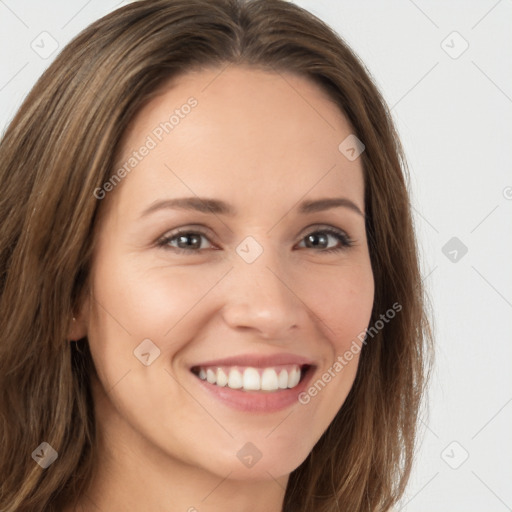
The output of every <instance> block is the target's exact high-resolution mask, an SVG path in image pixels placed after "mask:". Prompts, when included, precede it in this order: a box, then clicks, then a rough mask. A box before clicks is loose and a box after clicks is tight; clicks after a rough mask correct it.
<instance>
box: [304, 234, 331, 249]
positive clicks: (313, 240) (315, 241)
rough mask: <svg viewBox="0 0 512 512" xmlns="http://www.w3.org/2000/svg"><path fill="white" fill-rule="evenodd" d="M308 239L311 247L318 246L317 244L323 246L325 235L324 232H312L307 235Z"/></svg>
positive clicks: (325, 241)
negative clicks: (318, 233) (319, 233)
mask: <svg viewBox="0 0 512 512" xmlns="http://www.w3.org/2000/svg"><path fill="white" fill-rule="evenodd" d="M319 240H320V242H319ZM308 241H309V242H311V246H312V247H318V246H319V245H322V246H324V245H325V244H326V243H327V236H326V235H325V234H321V235H317V234H312V235H309V236H308Z"/></svg>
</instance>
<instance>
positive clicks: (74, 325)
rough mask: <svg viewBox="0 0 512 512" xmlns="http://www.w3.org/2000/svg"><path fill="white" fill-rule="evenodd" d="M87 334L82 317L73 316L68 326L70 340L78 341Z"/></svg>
mask: <svg viewBox="0 0 512 512" xmlns="http://www.w3.org/2000/svg"><path fill="white" fill-rule="evenodd" d="M86 335H87V329H86V328H85V325H84V322H83V320H82V318H81V317H79V318H76V317H73V318H72V319H71V322H70V325H69V328H68V339H69V341H78V340H80V339H82V338H84V337H85V336H86Z"/></svg>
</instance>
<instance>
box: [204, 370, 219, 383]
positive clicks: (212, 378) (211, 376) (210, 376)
mask: <svg viewBox="0 0 512 512" xmlns="http://www.w3.org/2000/svg"><path fill="white" fill-rule="evenodd" d="M206 380H207V381H208V382H209V383H210V384H215V383H216V382H217V375H216V373H215V372H214V371H213V370H212V369H210V368H208V370H206Z"/></svg>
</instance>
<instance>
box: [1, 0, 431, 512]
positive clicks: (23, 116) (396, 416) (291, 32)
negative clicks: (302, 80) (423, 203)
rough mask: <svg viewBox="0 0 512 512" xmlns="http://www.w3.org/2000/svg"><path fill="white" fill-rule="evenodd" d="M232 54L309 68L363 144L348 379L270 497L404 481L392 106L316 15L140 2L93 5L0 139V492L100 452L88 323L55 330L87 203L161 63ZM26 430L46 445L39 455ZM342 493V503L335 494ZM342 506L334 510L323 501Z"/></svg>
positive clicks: (283, 7)
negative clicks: (279, 490)
mask: <svg viewBox="0 0 512 512" xmlns="http://www.w3.org/2000/svg"><path fill="white" fill-rule="evenodd" d="M226 65H245V66H250V67H258V68H261V69H265V70H268V71H272V72H277V73H283V72H284V73H286V72H289V73H295V74H299V75H301V76H303V77H307V78H309V79H310V80H313V81H314V82H315V83H316V84H318V85H319V86H320V87H321V88H323V89H324V90H325V91H327V93H328V94H329V95H330V97H331V98H332V100H333V101H334V102H335V103H336V104H337V105H338V107H339V108H340V110H341V111H342V112H343V113H344V115H345V116H346V117H347V119H348V120H349V122H350V124H351V125H352V128H353V131H354V133H355V134H356V135H357V137H358V138H359V139H360V140H361V141H363V142H364V145H365V151H364V152H363V153H362V155H361V158H362V164H363V168H364V180H365V208H366V212H365V213H366V230H367V236H368V243H369V249H370V257H371V264H372V269H373V274H374V279H375V302H374V306H373V312H372V318H371V325H374V324H375V323H376V322H377V321H378V320H379V318H380V315H381V314H382V313H384V312H385V311H386V310H388V309H389V308H390V307H391V305H392V304H395V303H397V304H399V305H401V310H400V312H399V313H398V314H397V315H396V317H395V318H394V319H393V320H392V321H389V322H387V323H386V325H385V326H384V327H383V328H382V329H380V330H379V331H378V333H377V334H376V335H375V336H374V337H373V338H372V340H371V342H369V343H367V344H366V345H365V346H364V348H363V350H362V352H361V358H360V362H359V369H358V373H357V376H356V379H355V382H354V385H353V387H352V389H351V391H350V393H349V395H348V397H347V399H346V401H345V403H344V405H343V406H342V407H341V409H340V411H339V412H338V414H337V416H336V417H335V419H334V420H333V422H332V423H331V425H330V426H329V427H328V429H327V430H326V432H325V433H324V435H323V436H322V438H321V439H320V440H319V441H318V443H317V444H316V445H315V446H314V448H313V450H312V451H311V453H310V454H309V456H308V457H307V458H306V460H305V461H304V462H303V463H302V464H301V465H300V466H299V467H298V468H297V469H296V470H295V471H294V472H292V474H291V475H290V479H289V484H288V487H287V489H286V495H285V500H284V507H283V511H285V512H306V511H308V512H311V511H315V512H334V511H337V510H341V509H343V510H350V511H354V512H355V511H368V512H369V511H377V510H386V509H388V508H389V507H390V506H392V505H393V504H394V503H396V501H397V500H398V499H399V498H400V497H401V496H402V494H403V492H404V488H405V485H406V483H407V480H408V477H409V474H410V471H411V465H412V461H413V455H414V451H415V439H416V434H417V421H418V411H419V407H420V404H421V399H422V397H423V394H424V390H425V383H426V381H427V378H428V374H429V371H430V368H431V360H432V359H431V352H432V350H431V347H432V335H431V329H430V323H429V319H428V316H429V315H427V308H426V300H425V294H424V290H423V286H422V282H421V276H420V271H419V263H418V253H417V246H416V240H415V235H414V228H413V221H412V216H411V206H410V200H409V196H408V192H407V188H408V182H407V168H406V163H405V159H404V156H403V152H402V149H401V146H400V142H399V140H398V137H397V134H396V132H395V129H394V127H393V123H392V121H391V117H390V114H389V111H388V109H387V107H386V105H385V103H384V101H383V99H382V97H381V95H380V94H379V92H378V90H377V89H376V87H375V86H374V84H373V83H372V80H371V78H370V76H369V73H368V72H367V71H366V70H365V68H364V66H363V64H362V63H361V62H360V61H359V60H358V58H357V57H356V56H355V55H354V53H353V52H352V51H351V50H350V49H349V48H348V47H347V45H346V44H345V43H344V42H343V40H342V39H341V38H340V37H339V36H338V35H337V34H336V33H335V32H333V30H332V29H330V28H329V27H328V26H327V25H326V24H325V23H324V22H322V21H321V20H319V19H317V18H316V17H314V16H313V15H312V14H310V13H308V12H307V11H305V10H303V9H301V8H299V7H298V6H296V5H294V4H293V3H290V2H287V1H284V0H254V1H244V0H152V1H150V0H142V1H139V2H135V3H133V4H131V5H128V6H125V7H123V8H121V9H119V10H117V11H115V12H113V13H111V14H109V15H107V16H105V17H104V18H102V19H100V20H98V21H96V22H95V23H93V24H92V25H91V26H89V27H88V28H86V29H85V30H84V31H83V32H82V33H81V34H79V35H78V36H77V37H76V38H75V39H74V40H73V41H72V42H71V43H70V44H69V45H68V46H67V47H65V48H64V49H63V51H62V53H61V54H60V55H59V56H58V57H57V58H56V60H55V61H54V62H53V63H52V65H51V66H50V67H49V68H48V69H47V70H46V72H45V73H44V74H43V75H42V76H41V78H40V79H39V81H38V82H37V83H36V85H35V86H34V88H33V89H32V91H31V92H30V94H29V95H28V97H27V98H26V100H25V101H24V103H23V105H22V106H21V108H20V109H19V111H18V112H17V114H16V116H15V118H14V119H13V121H12V122H11V123H10V125H9V127H8V129H7V131H6V133H5V135H4V137H3V140H2V141H1V143H0V185H1V187H2V190H1V195H0V312H1V313H0V314H1V316H0V416H1V420H0V475H2V476H1V480H2V481H1V483H0V508H1V509H2V510H3V511H5V512H11V511H22V510H30V511H43V510H44V511H49V510H57V507H56V503H58V502H60V500H64V499H67V498H69V499H72V498H74V497H77V496H79V495H80V494H81V493H82V492H84V490H85V489H86V487H87V484H88V482H89V481H90V479H91V476H92V473H91V472H92V468H93V465H94V461H95V460H96V457H97V456H98V454H97V453H96V451H95V446H94V440H95V428H94V415H93V408H92V405H93V404H92V399H91V393H90V389H89V376H90V375H91V372H93V371H94V367H93V365H92V361H91V357H90V353H89V352H88V346H87V339H86V338H84V340H80V341H79V342H77V343H76V344H75V343H70V341H69V340H68V338H67V336H68V329H69V323H70V318H71V317H72V316H73V312H74V311H77V309H78V307H79V304H80V299H81V298H82V297H83V296H84V294H85V293H86V290H87V283H88V273H89V269H90V266H91V254H92V251H93V244H94V240H95V237H94V234H95V226H96V221H97V218H98V209H99V204H100V201H98V199H97V198H96V197H95V195H94V191H95V190H96V189H97V188H98V187H101V186H102V184H104V183H105V182H106V181H107V180H108V179H109V178H110V176H111V175H112V173H113V171H114V163H115V161H116V157H117V151H118V149H119V147H120V141H121V138H122V136H123V134H124V133H125V130H126V129H127V127H128V126H129V125H130V123H131V121H132V120H133V118H134V115H135V114H136V113H137V112H138V111H139V110H140V108H141V106H142V105H143V104H144V103H145V102H146V101H148V99H149V98H150V97H151V95H152V94H154V92H155V91H156V90H157V89H158V88H159V87H160V86H161V85H163V84H165V83H166V81H168V80H169V79H172V78H173V77H178V76H179V74H180V73H182V72H184V71H187V70H191V69H193V68H196V69H200V68H201V67H203V68H206V67H210V68H211V67H218V68H219V69H222V68H223V67H224V66H226ZM41 442H48V443H49V444H50V445H51V446H52V447H54V448H55V449H56V450H57V451H58V460H57V462H56V463H54V464H53V465H52V466H51V467H50V468H48V469H45V470H43V469H41V467H39V465H37V464H36V463H35V462H34V461H33V460H32V457H31V453H32V452H33V450H34V449H35V448H36V447H37V446H38V445H40V443H41ZM338 504H339V505H338ZM338 507H339V508H338Z"/></svg>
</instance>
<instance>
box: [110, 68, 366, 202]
mask: <svg viewBox="0 0 512 512" xmlns="http://www.w3.org/2000/svg"><path fill="white" fill-rule="evenodd" d="M191 98H192V99H193V100H192V101H191ZM190 105H194V106H193V107H191V106H190ZM351 133H352V129H351V126H350V123H349V122H348V120H347V119H346V117H345V116H344V115H343V113H342V112H341V111H340V109H339V108H338V106H337V105H336V104H335V103H334V102H333V101H332V100H331V99H330V98H329V97H328V95H327V93H326V92H325V91H324V90H323V89H321V88H320V87H319V86H318V85H316V84H315V83H313V82H311V81H310V80H309V79H308V78H306V77H302V76H298V75H294V74H290V73H278V72H269V71H263V70H258V69H252V68H246V67H236V66H228V67H227V68H212V69H205V70H201V71H193V72H188V73H186V74H183V75H181V76H179V77H178V78H177V79H175V80H173V81H172V82H169V83H168V84H166V86H165V87H162V88H161V89H160V90H159V91H158V94H157V95H156V96H155V97H154V98H153V99H152V100H151V101H150V102H149V103H148V104H146V105H145V107H144V108H143V109H142V110H141V111H140V112H139V113H138V115H137V116H136V117H135V119H134V120H133V121H132V123H131V124H130V126H129V128H128V130H127V131H126V134H125V137H124V141H123V146H122V151H121V157H120V158H119V160H118V166H121V165H123V164H125V163H126V162H127V160H128V158H129V157H130V155H132V153H133V152H134V151H137V150H138V149H140V148H141V147H142V146H144V145H150V146H151V149H150V150H149V151H145V153H147V154H146V156H144V157H143V158H142V159H141V160H140V161H137V162H136V166H135V167H134V169H133V171H130V173H129V176H127V177H126V178H125V179H123V183H122V184H121V185H122V186H121V187H119V188H120V189H122V188H126V193H125V194H128V195H129V196H130V199H131V200H132V201H133V200H134V199H136V198H134V197H132V196H133V193H136V195H137V199H140V200H144V199H146V200H149V199H150V196H154V195H155V194H159V195H161V193H163V192H165V193H168V194H170V195H172V196H177V195H180V194H181V195H182V194H184V193H186V195H191V193H192V194H197V195H213V194H215V195H217V196H224V197H231V196H232V195H233V192H234V191H237V196H242V195H243V193H242V192H243V190H250V191H251V194H252V195H251V198H250V199H251V201H250V203H251V204H252V203H254V201H255V200H256V199H259V200H260V203H261V201H263V200H264V198H265V197H266V198H271V199H273V200H278V198H280V197H283V196H293V197H296V200H299V199H300V198H301V197H302V196H304V195H305V194H308V193H311V194H312V195H315V194H316V195H319V194H322V195H325V193H326V192H336V191H339V192H347V191H348V192H350V193H351V194H352V199H359V204H360V206H361V208H363V203H362V198H363V194H364V182H363V173H362V166H361V159H356V160H355V161H351V160H349V159H347V158H346V157H345V155H344V154H343V153H342V152H340V150H339V145H340V143H341V142H342V141H343V140H344V139H346V137H347V136H349V135H350V134H351ZM333 189H334V190H333ZM146 196H147V197H146ZM246 199H247V198H246Z"/></svg>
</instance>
